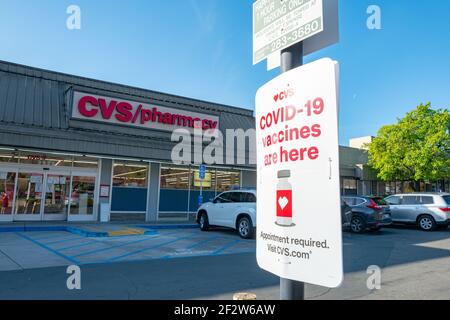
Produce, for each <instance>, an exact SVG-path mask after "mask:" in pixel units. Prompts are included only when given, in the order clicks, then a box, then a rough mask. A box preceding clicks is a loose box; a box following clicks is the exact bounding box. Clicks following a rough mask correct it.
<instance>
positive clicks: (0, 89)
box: [0, 61, 256, 222]
mask: <svg viewBox="0 0 450 320" xmlns="http://www.w3.org/2000/svg"><path fill="white" fill-rule="evenodd" d="M194 125H199V126H200V127H201V129H202V130H209V129H216V128H217V129H220V130H221V131H223V132H224V131H225V129H238V128H240V129H244V130H247V129H250V128H254V125H255V122H254V118H253V112H252V111H250V110H246V109H240V108H235V107H229V106H224V105H220V104H214V103H209V102H204V101H198V100H193V99H189V98H184V97H178V96H173V95H169V94H163V93H158V92H153V91H149V90H143V89H138V88H133V87H129V86H124V85H118V84H112V83H107V82H102V81H97V80H92V79H86V78H81V77H76V76H70V75H66V74H61V73H56V72H51V71H46V70H41V69H36V68H32V67H27V66H21V65H16V64H12V63H8V62H1V61H0V195H1V205H2V207H1V212H0V222H2V221H3V222H5V221H7V222H12V221H99V218H100V209H102V210H107V212H108V213H110V215H111V219H112V220H121V221H136V220H139V221H158V220H163V221H164V220H168V219H178V220H179V219H183V220H185V219H189V218H190V217H192V215H193V213H194V212H195V211H196V210H197V208H198V203H197V199H198V196H199V194H200V188H202V192H203V197H204V199H208V198H211V197H214V196H215V195H216V194H217V193H219V192H221V191H225V190H229V189H231V188H238V187H255V186H256V175H255V171H254V167H253V166H252V165H250V164H249V161H247V160H248V153H246V157H247V159H246V161H245V164H243V165H217V166H215V165H214V166H208V170H207V174H206V177H207V181H205V182H204V184H203V185H200V184H199V181H198V166H194V165H191V164H188V163H187V164H185V165H182V166H181V165H175V164H173V163H172V160H171V153H172V149H173V147H174V146H175V145H176V144H177V143H178V142H173V141H171V135H172V132H173V130H174V129H178V128H180V129H187V130H193V128H194ZM236 147H237V146H236ZM247 147H248V146H247ZM224 157H225V155H224ZM224 162H225V161H224Z"/></svg>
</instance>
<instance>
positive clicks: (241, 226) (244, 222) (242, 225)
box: [237, 217, 253, 239]
mask: <svg viewBox="0 0 450 320" xmlns="http://www.w3.org/2000/svg"><path fill="white" fill-rule="evenodd" d="M237 229H238V232H239V235H240V236H241V238H243V239H250V238H251V237H252V235H253V226H252V222H251V221H250V219H249V218H247V217H242V218H240V219H239V221H238V223H237Z"/></svg>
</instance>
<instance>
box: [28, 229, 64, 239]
mask: <svg viewBox="0 0 450 320" xmlns="http://www.w3.org/2000/svg"><path fill="white" fill-rule="evenodd" d="M52 233H53V234H52V235H48V232H46V233H44V235H45V237H37V238H36V237H30V238H31V239H34V240H36V241H43V240H50V239H57V238H61V237H67V236H69V235H71V233H70V232H66V231H62V232H61V233H58V234H54V232H52Z"/></svg>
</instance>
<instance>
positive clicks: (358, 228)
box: [343, 196, 392, 233]
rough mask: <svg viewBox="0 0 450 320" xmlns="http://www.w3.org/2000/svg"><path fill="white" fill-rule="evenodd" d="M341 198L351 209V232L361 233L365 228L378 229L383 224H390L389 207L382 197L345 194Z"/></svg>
mask: <svg viewBox="0 0 450 320" xmlns="http://www.w3.org/2000/svg"><path fill="white" fill-rule="evenodd" d="M343 199H344V201H345V202H346V203H347V204H348V205H349V206H350V208H351V209H352V217H351V219H350V229H351V231H352V232H354V233H362V232H364V231H366V230H367V229H369V230H372V231H379V230H380V229H381V228H382V227H383V226H387V225H390V224H392V217H391V210H390V207H389V205H388V203H387V202H386V201H385V200H384V199H383V198H381V197H363V196H345V197H343Z"/></svg>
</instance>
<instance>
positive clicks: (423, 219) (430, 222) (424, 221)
mask: <svg viewBox="0 0 450 320" xmlns="http://www.w3.org/2000/svg"><path fill="white" fill-rule="evenodd" d="M417 224H418V225H419V228H420V229H422V230H423V231H434V230H436V221H434V218H433V217H432V216H429V215H423V216H420V217H419V219H418V220H417Z"/></svg>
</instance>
